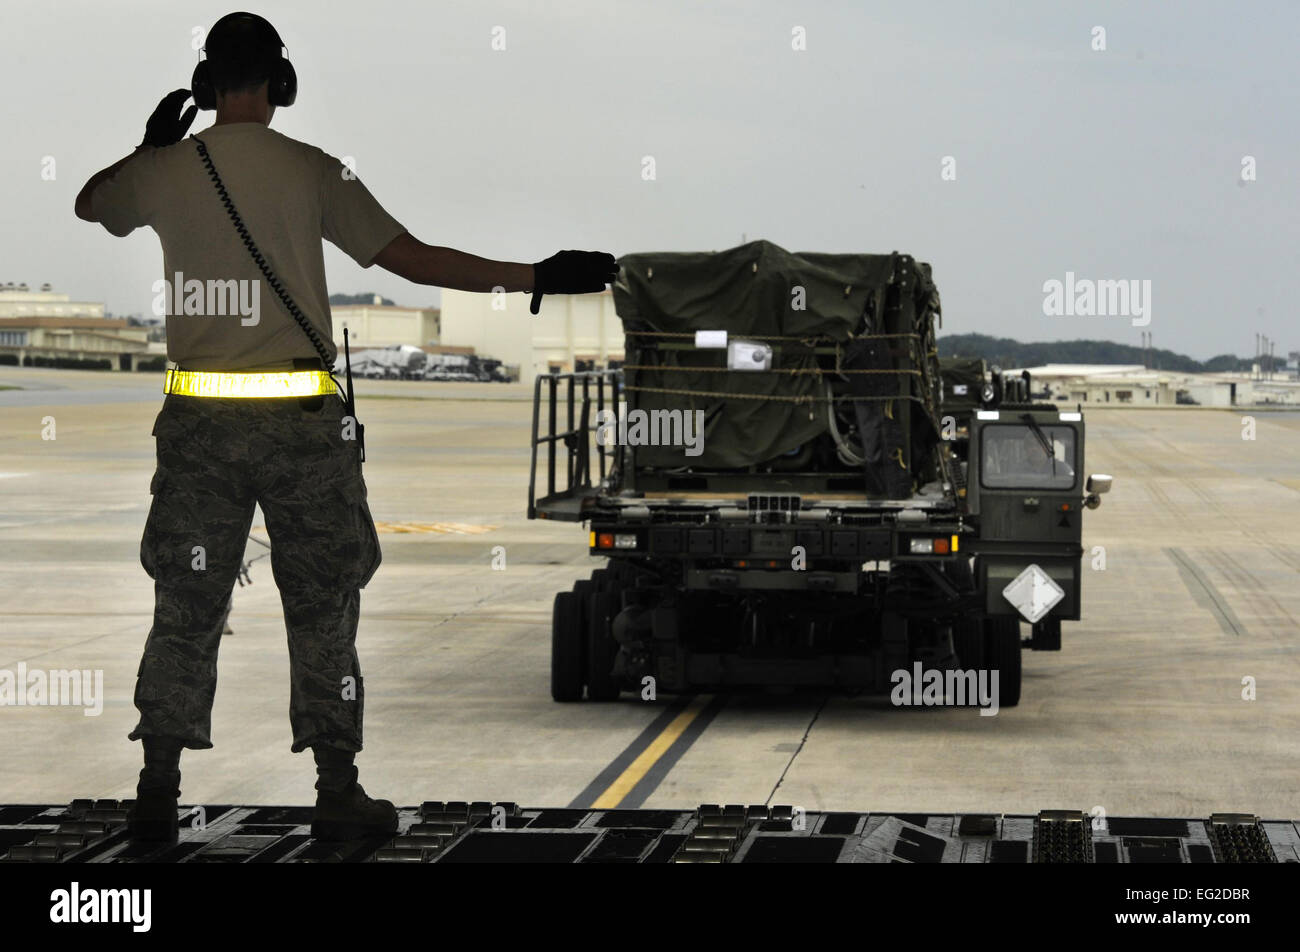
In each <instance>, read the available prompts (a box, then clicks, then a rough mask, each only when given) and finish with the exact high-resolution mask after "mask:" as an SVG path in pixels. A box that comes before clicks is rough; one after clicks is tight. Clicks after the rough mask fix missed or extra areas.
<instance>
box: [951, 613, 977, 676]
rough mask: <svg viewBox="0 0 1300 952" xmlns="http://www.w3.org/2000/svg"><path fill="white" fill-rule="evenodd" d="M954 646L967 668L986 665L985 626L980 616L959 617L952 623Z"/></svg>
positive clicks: (958, 656)
mask: <svg viewBox="0 0 1300 952" xmlns="http://www.w3.org/2000/svg"><path fill="white" fill-rule="evenodd" d="M952 648H953V650H954V651H955V652H957V660H958V661H960V662H961V666H962V667H963V668H965V669H966V670H968V671H969V670H971V669H979V668H982V667H984V626H983V625H982V624H981V623H980V620H979V619H978V618H958V619H957V620H956V621H954V622H953V623H952Z"/></svg>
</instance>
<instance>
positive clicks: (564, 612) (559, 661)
mask: <svg viewBox="0 0 1300 952" xmlns="http://www.w3.org/2000/svg"><path fill="white" fill-rule="evenodd" d="M583 654H584V652H583V637H582V612H581V610H580V608H579V606H578V598H577V596H576V595H574V594H573V593H572V592H560V593H559V594H557V595H556V596H555V605H554V607H553V608H552V609H551V697H552V698H554V699H555V700H557V701H581V700H582V680H583V677H582V674H583V672H582V667H583Z"/></svg>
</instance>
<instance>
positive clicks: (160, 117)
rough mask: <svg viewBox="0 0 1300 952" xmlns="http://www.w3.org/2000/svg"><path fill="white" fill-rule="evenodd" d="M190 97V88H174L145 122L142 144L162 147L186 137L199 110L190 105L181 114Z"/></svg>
mask: <svg viewBox="0 0 1300 952" xmlns="http://www.w3.org/2000/svg"><path fill="white" fill-rule="evenodd" d="M189 98H190V91H189V90H188V89H177V90H173V91H172V92H170V93H168V94H167V95H166V96H164V97H163V98H162V102H160V103H158V108H157V109H155V110H154V111H153V115H152V116H150V117H149V121H148V122H147V123H146V124H145V127H144V141H143V142H141V143H140V145H151V146H153V147H154V148H156V149H161V148H162V147H163V146H165V145H173V144H174V143H177V142H180V141H181V139H183V138H185V133H187V132H189V131H190V125H191V124H192V123H193V122H194V117H195V116H196V115H198V112H199V107H198V106H190V108H189V109H186V110H185V114H184V115H181V114H180V111H181V104H182V103H184V102H185V100H187V99H189Z"/></svg>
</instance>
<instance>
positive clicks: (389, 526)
mask: <svg viewBox="0 0 1300 952" xmlns="http://www.w3.org/2000/svg"><path fill="white" fill-rule="evenodd" d="M498 528H500V527H499V526H478V525H471V524H469V523H467V522H376V523H375V530H376V531H378V532H432V533H440V534H449V535H482V534H483V533H484V532H491V531H492V530H493V529H498Z"/></svg>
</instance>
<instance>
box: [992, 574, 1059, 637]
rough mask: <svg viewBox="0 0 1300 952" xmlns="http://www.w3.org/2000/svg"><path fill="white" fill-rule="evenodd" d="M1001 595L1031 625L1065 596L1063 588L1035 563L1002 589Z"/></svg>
mask: <svg viewBox="0 0 1300 952" xmlns="http://www.w3.org/2000/svg"><path fill="white" fill-rule="evenodd" d="M1002 596H1003V597H1004V598H1005V599H1006V600H1007V601H1009V602H1010V603H1011V604H1012V605H1014V606H1015V608H1016V611H1018V612H1020V614H1021V615H1023V616H1024V618H1025V621H1027V622H1029V623H1030V624H1031V625H1032V624H1033V623H1034V622H1036V621H1038V619H1040V618H1042V617H1043V616H1044V615H1046V614H1047V613H1048V612H1050V611H1051V610H1052V608H1053V607H1055V605H1056V603H1057V602H1059V601H1060V600H1061V599H1063V598H1064V597H1065V590H1064V589H1063V588H1061V586H1059V585H1057V584H1056V582H1054V581H1053V580H1052V577H1051V576H1050V575H1048V574H1047V573H1046V572H1044V571H1043V570H1042V569H1040V568H1039V567H1038V566H1037V565H1030V566H1029V568H1027V569H1025V570H1024V571H1023V572H1021V573H1020V574H1019V575H1017V576H1016V577H1015V579H1014V580H1013V581H1012V582H1011V584H1010V585H1008V586H1007V587H1006V588H1004V589H1003V590H1002Z"/></svg>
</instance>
